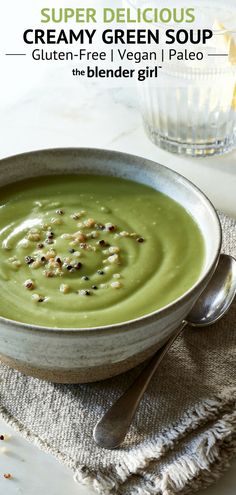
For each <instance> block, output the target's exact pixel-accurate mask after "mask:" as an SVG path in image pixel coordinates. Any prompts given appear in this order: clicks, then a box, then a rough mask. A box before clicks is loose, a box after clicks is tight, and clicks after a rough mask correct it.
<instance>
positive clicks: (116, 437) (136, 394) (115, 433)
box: [93, 321, 187, 449]
mask: <svg viewBox="0 0 236 495" xmlns="http://www.w3.org/2000/svg"><path fill="white" fill-rule="evenodd" d="M186 325H187V322H186V321H183V322H182V324H181V326H180V328H178V331H177V333H175V335H174V336H173V337H172V338H171V339H169V340H168V342H167V343H166V344H165V345H164V346H163V347H162V348H161V349H160V350H159V351H157V353H156V354H155V355H154V356H153V358H152V359H151V360H150V361H149V363H148V364H147V366H146V367H145V368H144V369H143V370H142V371H141V373H140V374H139V376H138V377H137V378H136V380H135V381H134V382H133V383H132V384H131V385H130V387H129V388H128V389H127V390H126V391H125V392H124V394H123V395H121V397H119V399H118V400H117V401H116V402H115V403H114V404H113V405H112V406H111V408H110V409H109V410H108V411H107V412H106V413H105V414H104V416H103V417H102V418H101V419H100V420H99V421H98V423H97V425H96V426H95V428H94V431H93V438H94V440H95V442H96V443H97V444H98V445H99V446H100V447H103V448H105V449H114V448H116V447H118V446H119V445H120V444H121V443H122V442H123V440H124V438H125V436H126V433H127V432H128V429H129V427H130V424H131V422H132V419H133V417H134V414H135V412H136V410H137V408H138V405H139V403H140V401H141V399H142V397H143V394H144V392H145V391H146V389H147V387H148V385H149V383H150V381H151V379H152V377H153V375H154V373H155V372H156V370H157V368H158V366H159V365H160V364H161V362H162V360H163V358H164V356H165V355H166V353H167V352H168V350H169V349H170V347H171V346H172V344H173V343H174V342H175V340H176V339H177V337H178V336H179V335H180V334H181V332H182V330H183V329H184V327H185V326H186Z"/></svg>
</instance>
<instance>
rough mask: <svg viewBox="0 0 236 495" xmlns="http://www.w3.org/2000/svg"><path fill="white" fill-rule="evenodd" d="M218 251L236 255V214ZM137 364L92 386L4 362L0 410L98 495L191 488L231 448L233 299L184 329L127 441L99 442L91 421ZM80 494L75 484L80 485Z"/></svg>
mask: <svg viewBox="0 0 236 495" xmlns="http://www.w3.org/2000/svg"><path fill="white" fill-rule="evenodd" d="M220 217H221V222H222V227H223V233H224V242H223V251H224V252H226V253H228V254H231V255H234V256H235V255H236V221H235V220H232V219H230V218H228V217H225V216H224V215H220ZM139 371H140V367H139V368H138V369H137V368H136V369H134V370H132V371H130V372H128V373H126V374H123V375H120V376H118V377H116V378H113V379H110V380H107V381H104V382H100V383H94V384H88V385H58V384H57V385H55V384H52V383H47V382H43V381H40V380H38V379H34V378H30V377H26V376H24V375H22V374H20V373H18V372H16V371H14V370H11V369H9V368H8V367H7V366H4V365H1V366H0V376H1V382H0V413H1V415H2V417H3V418H4V419H5V420H6V421H7V422H8V423H10V424H11V425H12V426H13V427H15V428H16V429H17V430H19V431H20V432H21V433H22V435H23V436H24V437H26V438H27V439H28V440H30V441H31V442H33V443H35V444H36V445H38V446H39V447H40V448H42V449H43V450H46V451H48V452H51V453H52V454H54V455H55V456H56V457H57V458H58V460H59V461H62V462H63V463H65V464H66V465H67V466H69V467H70V468H71V470H72V471H73V472H74V478H75V480H76V481H78V482H81V483H84V484H88V485H90V486H93V487H94V489H95V490H97V492H98V493H100V494H112V495H173V494H175V493H178V494H179V493H181V494H184V493H191V492H193V491H195V490H198V489H200V488H203V487H206V486H208V485H209V484H211V483H212V482H213V481H215V480H216V479H217V478H218V477H219V476H220V475H221V473H222V472H223V471H224V469H226V468H227V467H228V464H229V461H230V459H231V458H232V457H233V456H235V455H236V303H234V304H233V306H232V308H231V310H230V312H229V313H228V314H227V315H226V316H225V318H224V319H222V320H221V321H220V322H219V323H217V324H216V325H214V326H212V327H208V328H204V329H201V330H197V329H195V330H194V329H191V328H190V327H189V328H187V329H186V330H185V332H184V334H183V335H182V336H181V337H179V338H178V340H177V341H176V342H175V344H174V345H173V347H172V348H171V350H170V351H169V353H168V355H167V356H166V357H165V360H164V361H163V363H162V366H161V368H160V369H159V370H158V372H157V373H156V375H155V377H154V378H153V380H152V382H151V385H150V386H149V388H148V391H147V392H146V394H145V397H144V399H143V401H142V403H141V405H140V407H139V410H138V413H137V415H136V417H135V420H134V422H133V424H132V426H131V428H130V431H129V434H128V436H127V438H126V441H125V443H124V445H123V446H122V447H121V448H119V449H117V450H114V451H108V450H104V449H101V448H99V447H97V446H96V445H95V444H94V442H93V438H92V432H93V427H94V425H95V424H96V422H97V420H98V419H99V418H100V417H101V415H102V414H103V413H104V412H105V411H106V410H107V408H108V407H109V406H110V405H111V404H112V403H113V402H114V400H115V399H116V398H117V397H118V396H119V395H120V394H121V393H122V392H123V391H124V390H125V389H126V388H127V386H128V385H129V384H130V383H131V382H132V380H133V379H134V378H135V376H136V375H137V374H138V372H139ZM78 492H79V487H78Z"/></svg>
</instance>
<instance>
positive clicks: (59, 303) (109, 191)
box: [0, 175, 204, 328]
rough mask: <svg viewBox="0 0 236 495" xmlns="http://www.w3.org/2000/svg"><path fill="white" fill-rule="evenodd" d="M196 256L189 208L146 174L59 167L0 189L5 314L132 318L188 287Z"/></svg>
mask: <svg viewBox="0 0 236 495" xmlns="http://www.w3.org/2000/svg"><path fill="white" fill-rule="evenodd" d="M203 259H204V243H203V238H202V235H201V233H200V230H199V228H198V226H197V224H196V223H195V221H194V220H193V219H192V217H191V216H190V215H189V214H188V213H187V212H186V210H185V209H184V208H182V207H181V206H180V205H179V204H178V203H176V202H175V201H173V200H171V199H170V198H169V197H167V196H165V195H164V194H161V193H159V192H157V191H156V190H154V189H152V188H150V187H147V186H145V185H143V184H138V183H136V182H132V181H128V180H123V179H118V178H114V177H101V176H86V175H82V176H69V175H66V176H55V177H46V178H43V177H42V178H37V179H29V180H26V181H22V182H18V183H15V184H13V185H11V186H7V187H5V188H2V189H1V203H0V260H1V264H0V290H1V298H0V315H1V316H4V317H6V318H9V319H14V320H17V321H21V322H25V323H33V324H37V325H46V326H50V327H62V328H63V327H93V326H102V325H109V324H114V323H119V322H124V321H127V320H131V319H133V318H137V317H140V316H142V315H146V314H148V313H151V312H152V311H155V310H157V309H159V308H162V307H163V306H165V305H167V304H168V303H170V302H171V301H173V300H175V299H176V298H178V297H179V296H181V295H182V294H183V293H184V292H186V291H187V290H188V289H189V288H190V287H191V286H192V285H193V284H194V283H195V282H196V280H197V278H198V276H199V273H200V271H201V268H202V265H203Z"/></svg>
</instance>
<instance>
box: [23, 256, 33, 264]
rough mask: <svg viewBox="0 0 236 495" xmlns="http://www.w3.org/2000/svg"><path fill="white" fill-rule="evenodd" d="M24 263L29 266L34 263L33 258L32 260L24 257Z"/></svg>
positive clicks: (30, 257)
mask: <svg viewBox="0 0 236 495" xmlns="http://www.w3.org/2000/svg"><path fill="white" fill-rule="evenodd" d="M25 262H26V263H27V265H31V263H33V262H34V258H32V256H26V257H25Z"/></svg>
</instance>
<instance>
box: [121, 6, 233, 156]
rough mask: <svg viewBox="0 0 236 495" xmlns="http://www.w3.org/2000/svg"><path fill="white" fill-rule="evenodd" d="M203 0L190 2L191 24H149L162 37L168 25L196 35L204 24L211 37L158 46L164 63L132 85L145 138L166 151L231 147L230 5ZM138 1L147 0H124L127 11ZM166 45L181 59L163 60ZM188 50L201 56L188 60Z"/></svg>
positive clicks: (193, 152) (220, 150) (197, 151)
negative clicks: (193, 17)
mask: <svg viewBox="0 0 236 495" xmlns="http://www.w3.org/2000/svg"><path fill="white" fill-rule="evenodd" d="M131 2H132V0H131ZM127 3H130V2H129V0H128V2H126V4H127ZM209 3H210V6H209V5H208V4H206V3H205V2H201V1H200V0H199V1H196V2H193V6H194V7H195V9H196V13H197V22H196V23H194V24H192V25H191V24H188V26H186V25H184V26H183V25H182V24H175V25H174V26H170V25H168V26H167V25H165V26H163V25H162V26H161V25H160V24H158V25H155V26H152V27H153V28H155V29H157V28H159V29H160V30H161V31H162V37H163V34H165V32H164V31H165V30H166V29H168V28H170V27H173V28H174V29H175V30H177V29H182V28H184V29H188V30H189V29H193V30H194V31H195V32H196V33H197V29H204V28H205V29H207V28H208V29H212V30H213V33H214V35H213V37H212V38H211V39H210V40H209V41H208V42H207V43H206V44H203V43H202V44H200V45H191V44H190V43H187V45H179V44H178V45H177V44H174V45H169V46H168V47H167V46H166V45H165V46H164V45H162V46H159V47H158V48H157V50H159V52H160V53H161V50H162V49H163V50H164V62H163V61H162V62H163V63H160V64H159V65H160V66H161V68H160V69H159V72H158V77H157V78H155V79H151V78H150V79H149V78H148V79H146V80H145V81H144V82H139V83H138V91H139V96H140V98H139V99H140V102H141V111H142V116H143V122H144V127H145V129H146V132H147V134H148V136H149V137H150V139H151V140H152V141H153V142H154V143H155V144H157V145H158V146H160V147H161V148H164V149H166V150H168V151H171V152H175V153H182V154H186V155H190V156H207V155H214V154H222V153H225V152H227V151H230V150H231V149H233V148H235V147H236V38H235V34H236V6H234V5H233V3H232V2H230V1H229V2H228V5H227V2H226V3H225V4H224V8H222V7H220V3H219V2H218V1H214V0H211V2H209ZM142 4H145V5H146V4H147V2H146V1H145V2H143V1H142V0H138V1H133V2H132V4H131V3H130V5H132V8H133V9H136V8H137V6H139V7H142ZM148 5H149V6H150V2H149V4H148ZM158 5H159V4H158ZM221 5H222V4H221ZM153 6H154V2H153ZM149 26H150V25H148V26H147V25H146V26H145V28H147V27H149ZM189 26H190V27H189ZM152 49H153V46H152ZM170 49H174V50H176V52H178V53H179V52H181V53H182V52H183V53H184V54H185V57H186V59H184V60H177V59H175V58H174V59H171V60H169V53H170V52H169V50H170ZM190 51H192V52H200V53H202V54H203V59H202V60H193V59H188V58H187V57H188V54H189V52H190Z"/></svg>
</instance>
